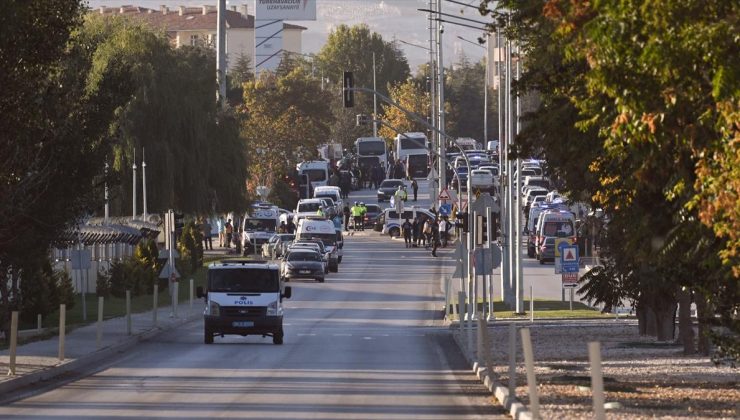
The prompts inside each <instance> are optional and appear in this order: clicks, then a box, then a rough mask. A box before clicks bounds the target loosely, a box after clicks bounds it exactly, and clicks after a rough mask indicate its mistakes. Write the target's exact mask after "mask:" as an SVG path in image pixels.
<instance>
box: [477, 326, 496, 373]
mask: <svg viewBox="0 0 740 420" xmlns="http://www.w3.org/2000/svg"><path fill="white" fill-rule="evenodd" d="M478 329H479V330H480V334H479V335H478V336H479V337H480V342H481V343H482V344H481V345H480V346H479V348H480V351H481V352H482V353H483V359H482V360H480V361H479V364H480V362H482V363H483V364H484V365H485V366H486V372H488V375H489V376H490V375H493V363H491V343H490V339H489V337H488V323H487V322H486V318H485V317H480V318H478Z"/></svg>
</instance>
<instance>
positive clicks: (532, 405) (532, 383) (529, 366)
mask: <svg viewBox="0 0 740 420" xmlns="http://www.w3.org/2000/svg"><path fill="white" fill-rule="evenodd" d="M520 333H521V335H522V350H523V351H524V366H525V368H526V370H527V387H528V388H529V411H530V412H531V413H532V418H534V419H539V418H540V396H539V393H538V392H537V378H536V377H535V374H534V352H533V351H532V337H531V335H530V334H529V328H522V330H521V331H520Z"/></svg>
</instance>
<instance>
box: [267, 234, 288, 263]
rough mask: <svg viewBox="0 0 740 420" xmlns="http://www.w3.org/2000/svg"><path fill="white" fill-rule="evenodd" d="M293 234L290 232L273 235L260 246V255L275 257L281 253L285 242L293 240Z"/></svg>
mask: <svg viewBox="0 0 740 420" xmlns="http://www.w3.org/2000/svg"><path fill="white" fill-rule="evenodd" d="M293 239H295V235H294V234H292V233H278V234H275V235H273V236H272V237H271V238H270V240H269V241H267V244H266V245H263V246H262V256H263V257H265V258H270V259H275V258H280V257H281V256H282V255H283V251H284V249H285V244H286V243H291V242H293Z"/></svg>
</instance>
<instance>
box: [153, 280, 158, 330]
mask: <svg viewBox="0 0 740 420" xmlns="http://www.w3.org/2000/svg"><path fill="white" fill-rule="evenodd" d="M158 300H159V285H158V284H155V285H154V294H153V295H152V324H153V325H154V326H155V327H156V326H157V307H158V306H159V305H158V304H157V303H158V302H157V301H158Z"/></svg>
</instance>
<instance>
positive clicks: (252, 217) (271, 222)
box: [241, 203, 280, 255]
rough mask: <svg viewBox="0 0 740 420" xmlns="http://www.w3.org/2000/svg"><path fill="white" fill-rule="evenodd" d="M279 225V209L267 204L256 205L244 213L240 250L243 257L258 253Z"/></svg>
mask: <svg viewBox="0 0 740 420" xmlns="http://www.w3.org/2000/svg"><path fill="white" fill-rule="evenodd" d="M279 225H280V209H279V208H278V207H277V206H275V205H272V204H269V203H258V204H254V205H252V208H251V209H250V210H249V211H248V212H246V213H244V219H243V220H242V225H241V226H242V249H243V250H244V255H249V254H252V253H255V252H259V251H260V250H261V248H262V245H264V244H266V243H267V242H268V241H269V240H270V238H271V237H272V235H274V234H276V233H277V228H278V226H279Z"/></svg>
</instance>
